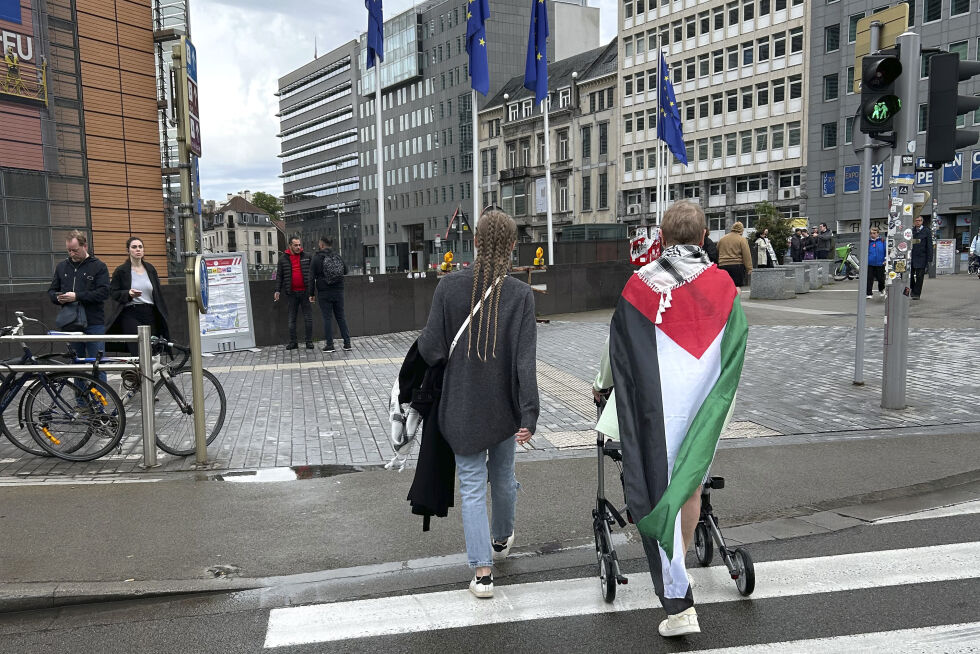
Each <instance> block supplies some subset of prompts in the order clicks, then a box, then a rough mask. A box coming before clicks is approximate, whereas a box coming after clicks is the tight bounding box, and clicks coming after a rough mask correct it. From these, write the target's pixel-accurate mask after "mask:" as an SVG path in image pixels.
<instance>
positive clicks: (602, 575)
mask: <svg viewBox="0 0 980 654" xmlns="http://www.w3.org/2000/svg"><path fill="white" fill-rule="evenodd" d="M593 530H594V531H595V555H596V562H597V563H598V564H599V589H600V590H601V591H602V599H604V600H605V601H606V602H608V603H610V604H611V603H612V602H613V601H615V599H616V575H615V574H613V564H612V546H611V545H610V543H609V538H608V536H607V535H606V530H605V529H604V528H603V526H602V524H601V523H600V522H599V521H598V519H597V520H596V521H595V523H594V525H593Z"/></svg>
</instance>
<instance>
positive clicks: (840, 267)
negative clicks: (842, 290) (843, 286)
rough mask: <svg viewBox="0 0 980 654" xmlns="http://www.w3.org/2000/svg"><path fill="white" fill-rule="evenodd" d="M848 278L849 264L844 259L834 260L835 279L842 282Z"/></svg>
mask: <svg viewBox="0 0 980 654" xmlns="http://www.w3.org/2000/svg"><path fill="white" fill-rule="evenodd" d="M846 278H847V264H846V263H845V262H844V260H843V259H838V260H837V261H835V262H834V281H835V282H840V281H843V280H844V279H846Z"/></svg>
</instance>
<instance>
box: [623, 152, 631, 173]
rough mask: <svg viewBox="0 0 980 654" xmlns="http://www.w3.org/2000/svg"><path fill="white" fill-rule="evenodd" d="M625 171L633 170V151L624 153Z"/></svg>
mask: <svg viewBox="0 0 980 654" xmlns="http://www.w3.org/2000/svg"><path fill="white" fill-rule="evenodd" d="M623 172H624V173H631V172H633V153H632V152H627V153H626V154H624V155H623Z"/></svg>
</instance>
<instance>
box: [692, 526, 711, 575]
mask: <svg viewBox="0 0 980 654" xmlns="http://www.w3.org/2000/svg"><path fill="white" fill-rule="evenodd" d="M694 556H695V558H697V560H698V563H700V564H701V565H702V566H707V565H711V558H712V557H713V556H714V544H713V543H712V542H711V531H709V530H708V525H706V524H705V523H703V522H699V523H698V526H697V527H695V528H694Z"/></svg>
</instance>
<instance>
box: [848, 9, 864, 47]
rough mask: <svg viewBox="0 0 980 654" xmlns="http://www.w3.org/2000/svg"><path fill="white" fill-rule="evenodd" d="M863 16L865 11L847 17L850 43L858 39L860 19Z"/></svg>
mask: <svg viewBox="0 0 980 654" xmlns="http://www.w3.org/2000/svg"><path fill="white" fill-rule="evenodd" d="M862 18H864V12H863V11H862V12H861V13H860V14H851V16H850V17H849V18H848V19H847V42H848V43H854V41H855V40H856V39H857V29H858V21H859V20H861V19H862Z"/></svg>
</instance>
